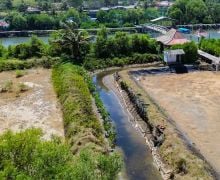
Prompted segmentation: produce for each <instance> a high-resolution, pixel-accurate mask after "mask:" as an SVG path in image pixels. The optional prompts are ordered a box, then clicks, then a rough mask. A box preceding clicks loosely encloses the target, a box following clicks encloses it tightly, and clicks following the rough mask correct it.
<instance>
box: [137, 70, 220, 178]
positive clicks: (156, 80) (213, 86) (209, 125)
mask: <svg viewBox="0 0 220 180" xmlns="http://www.w3.org/2000/svg"><path fill="white" fill-rule="evenodd" d="M138 82H139V84H140V85H141V86H142V87H143V88H144V89H145V90H146V91H147V92H148V94H149V95H150V96H151V97H153V99H155V100H156V102H157V103H158V104H159V105H160V106H161V107H162V108H163V109H165V111H166V112H167V113H168V115H169V116H170V117H172V119H173V120H174V121H175V122H176V124H177V126H178V127H179V128H180V129H181V130H182V131H183V132H185V133H186V134H187V136H188V137H189V138H190V139H191V140H192V142H193V143H194V144H195V146H196V147H197V148H198V149H199V150H200V151H201V153H202V154H203V155H204V156H205V158H206V159H207V160H208V161H209V162H210V164H211V165H212V166H213V167H214V168H215V169H216V170H217V172H218V173H219V174H220V143H219V142H220V73H213V72H194V73H188V74H182V75H176V74H171V75H153V76H152V75H147V76H141V77H140V78H139V80H138Z"/></svg>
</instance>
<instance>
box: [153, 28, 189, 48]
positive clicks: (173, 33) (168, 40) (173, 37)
mask: <svg viewBox="0 0 220 180" xmlns="http://www.w3.org/2000/svg"><path fill="white" fill-rule="evenodd" d="M156 40H157V41H158V42H161V43H163V44H164V45H175V44H184V43H186V42H189V40H187V39H186V38H184V37H183V35H182V34H181V33H180V32H178V31H177V30H176V29H171V30H169V31H168V32H167V33H166V34H165V35H162V36H160V37H158V38H157V39H156Z"/></svg>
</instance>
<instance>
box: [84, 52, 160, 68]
mask: <svg viewBox="0 0 220 180" xmlns="http://www.w3.org/2000/svg"><path fill="white" fill-rule="evenodd" d="M159 61H162V58H161V56H159V55H154V54H138V53H135V54H133V55H131V56H130V57H124V58H117V57H116V58H112V59H110V58H107V59H97V58H94V57H91V56H88V57H87V58H86V59H85V62H84V65H83V66H84V67H85V68H86V69H88V70H96V69H103V68H107V67H113V66H118V67H122V66H125V65H129V64H144V63H152V62H159Z"/></svg>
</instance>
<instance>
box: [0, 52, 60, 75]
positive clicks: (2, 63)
mask: <svg viewBox="0 0 220 180" xmlns="http://www.w3.org/2000/svg"><path fill="white" fill-rule="evenodd" d="M59 62H60V58H52V57H49V56H48V57H42V58H32V59H29V60H25V61H23V60H17V59H9V60H0V72H2V71H10V70H16V69H20V70H22V69H30V68H32V67H44V68H50V67H52V66H53V65H55V64H57V63H59Z"/></svg>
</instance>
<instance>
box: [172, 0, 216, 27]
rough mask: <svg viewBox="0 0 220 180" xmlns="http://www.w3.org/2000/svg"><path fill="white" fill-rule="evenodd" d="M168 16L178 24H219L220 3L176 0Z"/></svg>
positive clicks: (201, 0) (200, 0)
mask: <svg viewBox="0 0 220 180" xmlns="http://www.w3.org/2000/svg"><path fill="white" fill-rule="evenodd" d="M168 14H169V16H170V17H171V18H173V19H175V20H176V24H198V23H204V24H209V23H219V22H220V2H219V1H209V0H206V1H203V0H176V1H175V3H174V5H173V6H172V7H171V8H170V9H169V11H168Z"/></svg>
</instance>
